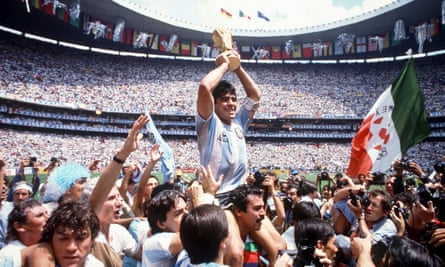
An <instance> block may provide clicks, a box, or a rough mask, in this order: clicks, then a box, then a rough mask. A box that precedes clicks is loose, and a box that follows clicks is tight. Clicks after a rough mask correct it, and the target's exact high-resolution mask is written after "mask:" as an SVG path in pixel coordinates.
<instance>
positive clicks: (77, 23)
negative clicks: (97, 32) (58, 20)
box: [68, 14, 80, 28]
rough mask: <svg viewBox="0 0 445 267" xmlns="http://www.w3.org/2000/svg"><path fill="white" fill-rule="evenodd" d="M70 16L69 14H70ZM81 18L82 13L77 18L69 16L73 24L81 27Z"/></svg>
mask: <svg viewBox="0 0 445 267" xmlns="http://www.w3.org/2000/svg"><path fill="white" fill-rule="evenodd" d="M68 16H69V14H68ZM79 18H80V15H79V16H78V17H77V18H73V17H71V16H69V23H70V24H71V25H73V26H74V27H76V28H79V27H80V19H79Z"/></svg>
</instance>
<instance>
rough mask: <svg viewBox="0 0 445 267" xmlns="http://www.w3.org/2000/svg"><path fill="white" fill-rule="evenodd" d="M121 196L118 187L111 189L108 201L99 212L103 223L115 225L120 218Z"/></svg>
mask: <svg viewBox="0 0 445 267" xmlns="http://www.w3.org/2000/svg"><path fill="white" fill-rule="evenodd" d="M120 199H121V196H120V194H119V191H118V189H117V188H116V187H113V189H111V191H110V193H109V194H108V197H107V200H106V201H105V203H104V204H103V206H102V208H101V209H100V212H99V215H98V217H99V220H100V222H101V223H113V222H115V221H116V220H118V219H119V218H120V211H121V205H122V203H121V200H120Z"/></svg>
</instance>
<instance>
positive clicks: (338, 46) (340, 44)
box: [334, 40, 344, 55]
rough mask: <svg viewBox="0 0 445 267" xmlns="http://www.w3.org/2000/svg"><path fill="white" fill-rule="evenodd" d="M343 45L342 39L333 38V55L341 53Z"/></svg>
mask: <svg viewBox="0 0 445 267" xmlns="http://www.w3.org/2000/svg"><path fill="white" fill-rule="evenodd" d="M343 46H344V42H343V41H342V40H335V42H334V54H335V55H343V53H344V51H343Z"/></svg>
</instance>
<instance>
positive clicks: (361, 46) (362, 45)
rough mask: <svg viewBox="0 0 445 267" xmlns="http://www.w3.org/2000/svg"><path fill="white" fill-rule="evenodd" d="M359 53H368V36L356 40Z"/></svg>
mask: <svg viewBox="0 0 445 267" xmlns="http://www.w3.org/2000/svg"><path fill="white" fill-rule="evenodd" d="M356 47H357V48H356V50H357V53H366V36H362V37H357V38H356Z"/></svg>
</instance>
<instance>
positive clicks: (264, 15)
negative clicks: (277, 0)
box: [220, 7, 270, 22]
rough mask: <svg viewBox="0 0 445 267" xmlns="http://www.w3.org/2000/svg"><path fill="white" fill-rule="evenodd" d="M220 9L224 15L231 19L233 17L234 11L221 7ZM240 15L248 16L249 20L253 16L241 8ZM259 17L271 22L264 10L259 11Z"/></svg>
mask: <svg viewBox="0 0 445 267" xmlns="http://www.w3.org/2000/svg"><path fill="white" fill-rule="evenodd" d="M220 11H221V15H223V16H224V17H226V18H229V19H231V18H233V14H232V12H230V11H228V10H227V9H225V8H222V7H221V9H220ZM238 17H240V18H246V19H248V20H251V19H252V16H250V15H249V14H248V13H246V12H245V11H243V10H241V9H239V10H238ZM257 17H258V18H260V19H263V20H265V21H267V22H270V19H269V17H268V16H267V15H266V14H265V13H264V12H262V11H260V10H258V11H257Z"/></svg>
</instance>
